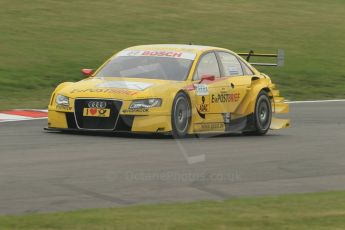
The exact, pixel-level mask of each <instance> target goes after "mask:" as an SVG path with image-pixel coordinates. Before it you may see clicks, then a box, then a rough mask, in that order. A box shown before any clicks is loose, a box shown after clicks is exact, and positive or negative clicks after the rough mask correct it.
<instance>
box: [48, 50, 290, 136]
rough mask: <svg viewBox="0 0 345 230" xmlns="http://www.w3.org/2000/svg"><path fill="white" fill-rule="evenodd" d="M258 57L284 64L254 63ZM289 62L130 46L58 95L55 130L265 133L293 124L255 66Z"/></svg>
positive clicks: (53, 104)
mask: <svg viewBox="0 0 345 230" xmlns="http://www.w3.org/2000/svg"><path fill="white" fill-rule="evenodd" d="M252 56H259V57H276V58H277V61H278V63H249V60H250V58H251V57H252ZM282 62H283V52H282V51H278V54H256V53H254V52H253V51H250V52H249V53H240V54H236V53H234V52H232V51H230V50H227V49H223V48H217V47H209V46H196V45H143V46H135V47H130V48H127V49H125V50H122V51H120V52H118V53H116V54H115V55H114V56H112V57H111V58H110V59H109V60H107V61H106V62H105V63H104V64H103V65H102V66H101V67H100V68H99V69H98V70H96V71H95V72H94V71H93V70H92V69H83V70H82V72H83V73H84V75H86V76H87V78H86V79H84V80H81V81H79V82H64V83H62V84H60V85H59V86H58V87H57V88H56V89H55V90H54V92H53V93H52V96H51V99H50V103H49V106H48V128H47V129H48V130H61V131H64V130H80V131H81V130H88V131H92V130H93V131H111V132H123V131H124V132H145V133H168V134H172V135H173V136H175V137H184V136H186V135H188V134H197V133H208V132H212V133H213V132H217V133H224V132H243V133H245V134H254V135H263V134H266V133H267V131H268V130H269V129H270V128H271V129H280V128H286V127H288V126H289V125H290V122H289V120H287V119H278V118H273V117H272V114H274V113H276V114H277V113H287V112H288V109H289V107H288V104H286V103H284V98H282V97H280V96H279V91H278V90H277V89H276V86H275V85H274V84H273V83H272V81H271V79H270V78H269V77H268V76H267V75H265V74H264V73H261V72H259V71H258V70H257V69H256V68H254V67H253V66H254V65H266V66H274V65H280V64H282Z"/></svg>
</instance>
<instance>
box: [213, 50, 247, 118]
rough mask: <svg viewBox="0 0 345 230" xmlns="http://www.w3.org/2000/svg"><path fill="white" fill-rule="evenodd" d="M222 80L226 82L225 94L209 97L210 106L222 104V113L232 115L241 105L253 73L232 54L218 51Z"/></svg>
mask: <svg viewBox="0 0 345 230" xmlns="http://www.w3.org/2000/svg"><path fill="white" fill-rule="evenodd" d="M216 54H217V57H218V59H219V62H220V69H221V75H222V78H225V79H226V80H225V81H224V82H225V85H226V87H225V88H226V89H227V91H226V92H219V93H217V94H216V95H211V104H213V103H216V104H223V107H224V108H225V110H224V111H223V112H224V113H232V112H234V111H235V110H236V109H237V107H238V106H239V105H240V104H241V102H242V100H243V99H244V97H245V95H246V93H247V89H248V88H249V87H250V85H251V79H252V75H253V72H252V71H251V70H250V68H249V67H248V66H246V64H245V63H243V62H242V61H241V60H239V59H238V58H237V57H236V56H235V55H234V54H231V53H228V52H225V51H218V52H217V53H216Z"/></svg>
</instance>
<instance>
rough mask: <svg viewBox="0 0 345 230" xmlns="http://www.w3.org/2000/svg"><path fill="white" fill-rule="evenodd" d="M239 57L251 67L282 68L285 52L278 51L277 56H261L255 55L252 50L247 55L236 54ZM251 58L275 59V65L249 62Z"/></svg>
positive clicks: (259, 54)
mask: <svg viewBox="0 0 345 230" xmlns="http://www.w3.org/2000/svg"><path fill="white" fill-rule="evenodd" d="M238 55H240V56H241V57H243V58H245V59H246V60H247V62H249V63H250V64H251V65H256V66H277V67H282V66H284V61H285V52H284V50H283V49H278V51H277V54H262V53H255V52H254V51H253V50H250V51H249V52H248V53H238ZM251 57H269V58H276V63H260V62H250V58H251Z"/></svg>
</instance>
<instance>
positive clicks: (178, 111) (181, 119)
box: [171, 92, 191, 138]
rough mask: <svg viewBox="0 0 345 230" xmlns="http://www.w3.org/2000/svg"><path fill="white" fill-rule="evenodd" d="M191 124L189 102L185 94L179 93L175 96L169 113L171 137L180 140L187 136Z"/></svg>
mask: <svg viewBox="0 0 345 230" xmlns="http://www.w3.org/2000/svg"><path fill="white" fill-rule="evenodd" d="M190 122H191V108H190V102H189V100H188V97H187V95H186V94H184V93H182V92H180V93H178V94H177V95H176V97H175V99H174V102H173V105H172V112H171V124H172V135H173V136H174V137H175V138H182V137H185V136H186V135H187V132H188V128H189V125H190Z"/></svg>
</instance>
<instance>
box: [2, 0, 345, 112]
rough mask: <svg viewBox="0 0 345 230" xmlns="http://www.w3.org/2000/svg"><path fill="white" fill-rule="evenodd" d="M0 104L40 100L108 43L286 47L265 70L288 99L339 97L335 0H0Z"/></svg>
mask: <svg viewBox="0 0 345 230" xmlns="http://www.w3.org/2000/svg"><path fill="white" fill-rule="evenodd" d="M0 4H1V7H0V108H1V109H4V108H18V107H23V108H25V107H28V108H30V107H31V108H32V107H35V108H41V107H42V108H43V107H46V105H47V102H48V100H49V94H50V92H51V91H52V90H53V88H54V87H55V86H56V85H57V84H58V83H59V82H62V81H75V80H79V79H81V78H82V76H81V74H80V72H79V69H80V68H82V67H91V68H96V67H97V66H99V65H100V64H101V63H102V62H103V61H104V60H105V59H106V58H108V57H109V56H110V55H112V54H113V53H114V52H115V51H118V50H120V49H123V48H126V47H128V46H132V45H137V44H148V43H189V42H193V43H194V44H204V45H214V46H220V47H227V48H229V49H232V50H234V51H248V50H249V49H255V50H256V51H268V52H274V51H275V50H276V49H277V48H284V49H285V51H286V56H287V57H286V67H284V68H281V69H275V68H270V69H269V68H267V69H264V71H265V72H266V73H268V74H271V75H272V77H273V79H274V81H276V82H277V83H278V85H279V86H280V88H281V90H282V92H283V93H284V95H285V96H286V97H287V98H289V99H319V98H344V97H345V72H344V68H343V63H344V62H345V55H344V54H343V50H345V1H343V0H333V1H327V0H289V1H286V0H261V1H254V0H231V1H230V0H215V1H207V0H187V1H175V0H165V1H163V0H145V1H142V0H126V1H119V0H118V1H116V0H99V1H93V0H73V1H70V0H59V1H56V0H34V1H32V0H23V1H12V0H0Z"/></svg>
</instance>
